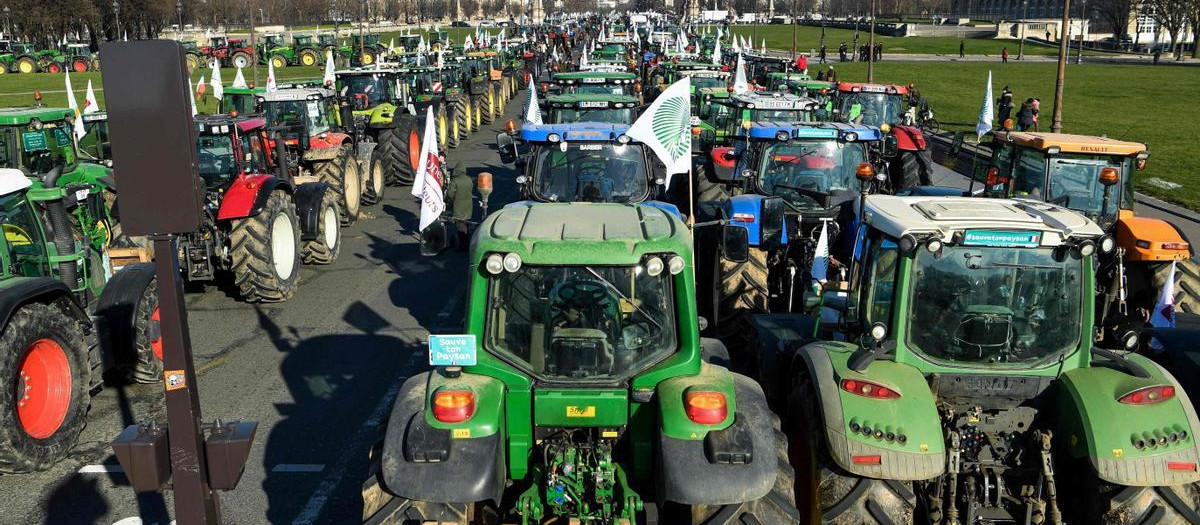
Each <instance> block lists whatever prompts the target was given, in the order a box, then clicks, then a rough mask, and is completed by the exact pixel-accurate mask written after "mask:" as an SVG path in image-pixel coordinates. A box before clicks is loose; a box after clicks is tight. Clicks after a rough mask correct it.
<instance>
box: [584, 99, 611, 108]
mask: <svg viewBox="0 0 1200 525" xmlns="http://www.w3.org/2000/svg"><path fill="white" fill-rule="evenodd" d="M579 107H581V108H606V107H608V102H604V101H591V102H580V103H579Z"/></svg>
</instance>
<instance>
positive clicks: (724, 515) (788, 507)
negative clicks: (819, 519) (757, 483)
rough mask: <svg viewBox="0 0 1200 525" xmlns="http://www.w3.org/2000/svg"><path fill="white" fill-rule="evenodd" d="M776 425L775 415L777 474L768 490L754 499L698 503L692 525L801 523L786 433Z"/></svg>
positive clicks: (781, 524) (794, 475)
mask: <svg viewBox="0 0 1200 525" xmlns="http://www.w3.org/2000/svg"><path fill="white" fill-rule="evenodd" d="M778 427H779V425H778V418H776V430H775V443H776V447H775V454H776V460H777V461H778V463H779V473H778V474H777V475H776V476H775V486H774V487H772V488H771V492H768V493H767V495H765V496H763V497H761V498H758V499H756V500H753V501H746V502H742V503H735V504H732V505H697V506H695V507H693V508H692V520H691V523H692V524H693V525H751V524H772V525H774V524H780V525H783V524H798V523H800V522H801V519H800V510H799V509H797V508H796V495H795V493H794V492H793V486H794V485H795V480H796V474H795V471H793V470H792V465H791V462H789V461H788V441H787V436H786V435H785V434H784V433H783V432H780V431H779V428H778Z"/></svg>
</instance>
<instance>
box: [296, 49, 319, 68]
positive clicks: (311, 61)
mask: <svg viewBox="0 0 1200 525" xmlns="http://www.w3.org/2000/svg"><path fill="white" fill-rule="evenodd" d="M317 60H318V57H317V52H316V51H314V50H312V49H305V50H304V51H301V52H300V65H302V66H307V67H313V66H316V65H317Z"/></svg>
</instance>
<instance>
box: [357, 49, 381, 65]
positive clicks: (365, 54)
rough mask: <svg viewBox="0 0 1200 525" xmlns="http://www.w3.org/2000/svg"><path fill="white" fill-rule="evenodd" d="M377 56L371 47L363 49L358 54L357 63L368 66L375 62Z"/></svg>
mask: <svg viewBox="0 0 1200 525" xmlns="http://www.w3.org/2000/svg"><path fill="white" fill-rule="evenodd" d="M376 59H378V57H377V56H376V54H375V51H374V50H372V49H363V50H362V54H360V55H358V63H359V64H362V65H364V66H369V65H371V64H374V63H375V60H376Z"/></svg>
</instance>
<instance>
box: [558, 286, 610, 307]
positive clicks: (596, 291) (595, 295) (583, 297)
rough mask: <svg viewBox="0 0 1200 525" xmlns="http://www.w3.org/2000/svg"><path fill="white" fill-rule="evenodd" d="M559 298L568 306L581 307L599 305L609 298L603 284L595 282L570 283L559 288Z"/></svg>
mask: <svg viewBox="0 0 1200 525" xmlns="http://www.w3.org/2000/svg"><path fill="white" fill-rule="evenodd" d="M558 297H559V299H562V300H563V302H564V303H566V304H567V306H571V307H580V306H590V305H597V304H599V303H600V301H602V300H603V299H605V298H607V297H608V290H607V289H606V288H605V287H604V285H603V284H600V283H597V282H594V281H569V282H565V283H563V284H562V285H560V286H559V288H558Z"/></svg>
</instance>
